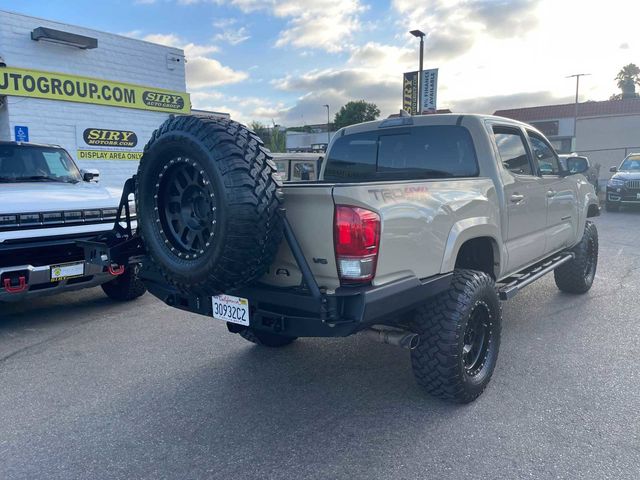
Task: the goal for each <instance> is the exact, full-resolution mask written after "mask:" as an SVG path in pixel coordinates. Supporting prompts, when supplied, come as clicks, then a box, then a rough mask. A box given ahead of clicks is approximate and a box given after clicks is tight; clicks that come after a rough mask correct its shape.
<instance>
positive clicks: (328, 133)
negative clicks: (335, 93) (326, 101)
mask: <svg viewBox="0 0 640 480" xmlns="http://www.w3.org/2000/svg"><path fill="white" fill-rule="evenodd" d="M323 107H326V108H327V148H329V142H330V141H331V128H330V126H331V122H330V120H329V105H323ZM326 151H327V150H326V149H325V152H326Z"/></svg>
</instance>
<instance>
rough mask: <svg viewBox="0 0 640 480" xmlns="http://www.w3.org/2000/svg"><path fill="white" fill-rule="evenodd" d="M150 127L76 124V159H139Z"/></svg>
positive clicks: (149, 132)
mask: <svg viewBox="0 0 640 480" xmlns="http://www.w3.org/2000/svg"><path fill="white" fill-rule="evenodd" d="M151 133H152V129H151V128H148V127H146V128H143V127H135V128H132V127H131V126H130V125H127V124H124V125H109V126H105V125H101V124H97V125H96V124H88V125H76V139H77V145H78V150H77V152H76V154H77V156H76V158H77V159H78V160H140V157H142V150H143V148H144V143H145V139H147V138H149V137H151Z"/></svg>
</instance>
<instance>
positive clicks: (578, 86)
mask: <svg viewBox="0 0 640 480" xmlns="http://www.w3.org/2000/svg"><path fill="white" fill-rule="evenodd" d="M588 75H591V74H590V73H576V74H574V75H569V76H567V77H565V78H573V77H575V78H576V103H575V108H574V113H573V148H572V150H573V151H574V152H575V151H577V150H578V146H577V145H578V137H577V136H576V130H577V128H578V98H579V97H578V94H579V92H580V77H585V76H588Z"/></svg>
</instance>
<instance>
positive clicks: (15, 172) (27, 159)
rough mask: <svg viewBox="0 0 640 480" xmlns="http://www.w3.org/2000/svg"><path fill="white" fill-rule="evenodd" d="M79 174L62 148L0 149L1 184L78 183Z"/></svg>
mask: <svg viewBox="0 0 640 480" xmlns="http://www.w3.org/2000/svg"><path fill="white" fill-rule="evenodd" d="M81 179H82V178H81V176H80V171H79V170H78V167H76V164H75V163H74V162H73V160H72V159H71V157H70V156H69V154H68V153H67V152H65V151H64V150H63V149H61V148H55V147H38V146H32V145H0V183H16V182H65V183H77V182H79V181H80V180H81Z"/></svg>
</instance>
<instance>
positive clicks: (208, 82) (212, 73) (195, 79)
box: [186, 57, 248, 88]
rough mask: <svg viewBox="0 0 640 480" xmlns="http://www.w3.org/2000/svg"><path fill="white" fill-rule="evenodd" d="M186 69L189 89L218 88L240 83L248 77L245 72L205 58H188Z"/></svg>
mask: <svg viewBox="0 0 640 480" xmlns="http://www.w3.org/2000/svg"><path fill="white" fill-rule="evenodd" d="M186 69H187V71H186V74H187V86H188V87H189V88H203V87H217V86H220V85H227V84H230V83H238V82H241V81H242V80H245V79H246V78H247V76H248V75H247V74H246V73H245V72H241V71H236V70H233V69H232V68H230V67H227V66H224V65H222V64H221V63H220V62H219V61H218V60H215V59H213V58H205V57H191V58H187V65H186Z"/></svg>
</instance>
